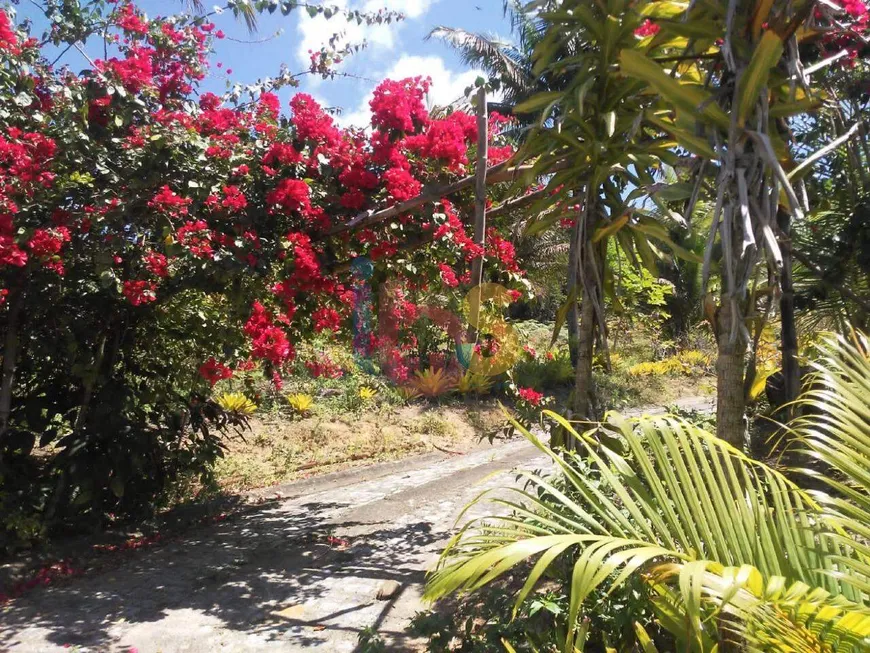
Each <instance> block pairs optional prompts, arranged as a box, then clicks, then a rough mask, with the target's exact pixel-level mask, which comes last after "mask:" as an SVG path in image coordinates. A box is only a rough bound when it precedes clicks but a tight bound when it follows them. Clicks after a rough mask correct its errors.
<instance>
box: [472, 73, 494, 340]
mask: <svg viewBox="0 0 870 653" xmlns="http://www.w3.org/2000/svg"><path fill="white" fill-rule="evenodd" d="M487 125H488V124H487V116H486V89H485V88H484V87H482V86H481V87H480V88H479V89H477V168H476V172H475V183H474V242H475V244H477V245H480V247H481V248H483V247H485V245H486V159H487V156H488V153H487V148H488V143H489V136H488V134H487ZM481 284H483V254H481V255H480V256H476V257H475V258H474V260H473V261H472V262H471V286H472V288H474V287H475V286H480V285H481ZM471 310H472V311H474V315H473V316H471V325H470V326H469V327H468V340H469V341H471V342H476V341H477V324H478V320H479V319H480V302H479V301H478V302H476V303H475V304H473V305H472V307H471Z"/></svg>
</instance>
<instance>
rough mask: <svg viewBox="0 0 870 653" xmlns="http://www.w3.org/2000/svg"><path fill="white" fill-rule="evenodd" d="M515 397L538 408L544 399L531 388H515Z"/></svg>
mask: <svg viewBox="0 0 870 653" xmlns="http://www.w3.org/2000/svg"><path fill="white" fill-rule="evenodd" d="M517 395H518V396H519V398H520V399H522V400H523V401H525V402H526V403H527V404H530V405H532V406H540V405H541V401H543V399H544V393H543V392H537V391H536V390H533V389H532V388H517Z"/></svg>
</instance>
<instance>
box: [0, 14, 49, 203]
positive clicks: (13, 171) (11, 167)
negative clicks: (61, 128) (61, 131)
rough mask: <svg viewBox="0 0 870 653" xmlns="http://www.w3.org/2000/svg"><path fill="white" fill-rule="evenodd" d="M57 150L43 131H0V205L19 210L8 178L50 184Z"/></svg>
mask: <svg viewBox="0 0 870 653" xmlns="http://www.w3.org/2000/svg"><path fill="white" fill-rule="evenodd" d="M0 13H3V12H2V11H0ZM7 137H8V138H7ZM56 152H57V144H56V143H55V141H54V140H53V139H51V138H49V137H47V136H44V135H42V134H40V133H39V132H25V131H22V130H21V129H18V128H17V127H10V128H9V129H7V130H6V136H3V135H2V134H0V182H2V183H0V205H3V204H5V206H6V208H7V209H8V210H11V211H12V212H13V213H14V212H15V208H13V207H12V206H10V204H9V203H8V200H6V196H7V195H8V193H9V190H11V189H7V188H4V186H5V185H6V181H7V179H6V178H7V177H11V178H16V179H17V181H18V183H19V184H21V183H24V184H40V185H42V186H45V187H48V186H50V185H51V182H52V181H54V174H52V173H51V172H48V171H47V170H46V168H47V167H48V166H49V163H50V162H51V160H52V159H53V158H54V155H55V153H56ZM9 181H11V179H10V180H9ZM23 190H25V191H26V190H29V189H26V188H25V189H23Z"/></svg>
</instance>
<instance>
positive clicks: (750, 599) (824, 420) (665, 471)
mask: <svg viewBox="0 0 870 653" xmlns="http://www.w3.org/2000/svg"><path fill="white" fill-rule="evenodd" d="M820 354H821V358H820V359H819V361H818V363H816V365H815V367H816V370H817V376H816V379H815V381H814V383H813V386H812V388H813V389H812V390H810V392H809V393H808V394H807V395H805V396H804V397H803V399H802V404H803V406H804V408H805V409H806V410H805V412H806V413H807V416H805V417H802V418H800V419H799V420H798V421H797V422H796V423H794V424H793V425H792V430H793V437H794V442H795V443H796V444H795V445H794V446H795V447H796V448H797V449H798V450H799V451H800V452H801V453H802V454H804V456H805V457H804V459H805V460H806V461H807V469H802V470H797V475H796V476H794V477H790V476H786V475H785V474H783V473H782V472H780V471H777V470H776V469H773V468H772V467H769V466H767V465H765V464H764V463H761V462H758V461H755V460H753V459H751V458H749V457H747V456H746V455H744V454H743V453H741V452H740V451H738V450H737V449H735V448H734V447H732V446H731V445H729V444H728V443H727V442H725V441H723V440H721V439H718V438H717V437H715V436H714V435H712V434H710V433H706V432H704V431H703V430H701V429H699V428H697V427H694V426H692V425H691V424H689V423H687V422H684V421H682V420H679V419H675V418H671V417H654V418H638V419H625V418H623V417H620V416H619V415H611V416H610V419H609V421H608V422H607V423H605V424H603V425H601V426H600V427H599V428H598V429H593V430H591V431H588V432H585V433H579V432H577V431H576V430H574V429H573V428H572V427H571V425H570V424H569V423H567V422H566V421H565V420H563V419H562V418H561V417H559V416H558V415H555V414H553V413H548V416H549V417H550V418H552V419H553V420H555V421H556V422H558V423H559V425H560V426H561V427H563V428H564V429H566V430H567V431H568V432H570V433H571V434H572V435H573V436H574V438H575V440H576V442H577V450H576V451H574V452H565V451H558V452H557V451H553V450H551V449H549V448H548V447H546V446H545V445H544V444H543V443H542V442H540V441H539V440H538V439H537V438H536V437H535V436H534V435H532V434H531V433H529V432H528V431H525V430H524V429H520V430H522V431H523V433H524V434H525V436H526V437H527V438H528V439H529V440H530V441H531V442H532V443H533V444H534V445H535V446H536V447H538V449H540V450H541V451H542V452H543V453H544V454H546V455H547V456H549V457H550V458H551V459H552V461H553V464H554V465H555V467H556V469H557V470H558V474H557V476H555V477H549V476H543V475H540V474H535V473H531V472H527V471H522V472H520V477H521V478H522V479H523V480H524V481H525V485H524V486H523V487H511V488H508V489H507V492H509V494H508V495H507V496H506V495H505V494H504V493H503V492H502V493H500V496H497V497H495V498H492V499H490V501H491V502H492V504H493V506H494V507H497V508H498V509H499V512H497V513H496V514H494V515H491V516H487V517H483V518H479V519H475V520H473V521H471V522H469V523H468V524H466V525H465V526H464V527H463V528H462V530H461V531H460V532H459V534H458V535H456V536H455V537H454V538H453V540H452V541H451V542H450V543H449V544H448V546H447V548H446V550H445V551H444V554H443V556H442V559H441V562H440V564H439V566H438V568H437V570H436V571H435V572H434V573H433V574H432V576H431V577H430V579H429V583H428V587H427V592H426V593H427V596H428V597H429V598H430V599H434V598H438V597H442V596H444V595H446V594H449V593H452V592H456V591H460V590H463V591H473V590H476V589H478V588H481V587H483V586H484V585H486V584H488V583H490V582H492V581H493V580H495V579H497V578H499V577H501V576H502V575H503V574H506V573H511V572H514V573H516V571H517V569H518V566H519V565H520V564H521V563H524V562H525V561H527V560H530V559H533V558H537V561H536V562H535V563H534V565H533V566H531V568H530V571H528V572H527V573H528V576H527V579H526V582H525V584H524V586H523V587H522V589H521V591H520V592H519V593H518V595H517V601H516V606H517V607H518V606H519V605H520V604H522V603H523V601H524V600H525V599H526V598H528V597H529V596H530V595H531V593H532V592H533V591H534V590H535V588H536V586H537V585H538V583H539V582H540V581H541V580H542V579H543V578H545V577H552V576H553V575H554V574H555V575H556V576H557V577H559V573H560V572H559V570H560V569H567V571H566V572H564V575H562V576H561V578H562V581H563V583H564V585H565V587H566V590H567V591H568V592H569V594H570V604H569V605H570V607H569V611H568V614H567V616H566V623H565V625H566V630H565V636H564V639H563V642H562V643H563V650H564V651H565V653H571V652H572V651H574V650H582V643H581V641H580V640H581V639H582V638H584V637H586V635H587V633H586V629H585V628H580V623H581V620H582V619H583V617H584V615H586V614H588V613H589V612H590V611H592V610H594V606H590V605H588V604H587V599H588V598H589V597H590V595H592V594H593V592H596V591H599V592H600V591H606V592H608V593H612V592H619V591H620V590H621V588H622V587H623V586H624V585H625V583H626V582H627V581H628V580H629V579H633V578H640V579H642V580H643V582H644V583H645V585H646V587H647V592H648V594H647V597H648V604H649V606H650V607H651V608H652V609H653V610H654V612H655V613H656V615H657V617H658V622H659V624H660V625H661V626H662V627H663V628H665V629H666V630H668V631H669V632H670V633H671V634H672V635H673V636H674V637H675V638H676V640H677V642H678V643H679V646H678V650H693V651H713V650H716V647H717V646H719V647H720V649H719V650H722V649H721V647H722V646H723V645H725V644H726V642H727V643H731V644H735V643H736V644H738V645H739V646H743V647H745V648H747V649H748V650H765V651H771V650H773V651H821V650H837V651H856V652H857V651H864V650H867V647H868V646H870V605H868V603H867V599H868V595H870V573H868V572H870V546H868V545H867V536H868V533H870V500H868V498H867V497H868V496H870V492H868V491H870V454H868V452H870V413H868V411H867V403H866V397H867V396H868V394H870V342H868V340H867V339H866V338H864V337H863V336H861V337H856V339H855V341H854V342H848V341H846V340H843V339H835V338H834V337H830V338H829V339H827V340H826V341H825V343H824V344H823V345H822V346H821V348H820ZM809 478H811V479H812V480H813V486H814V487H815V488H817V489H813V490H807V489H804V488H803V487H802V485H801V483H800V482H801V481H802V480H808V479H809ZM511 495H512V497H513V498H511ZM566 565H567V566H566ZM514 614H516V607H515V612H514ZM642 625H643V624H642ZM639 632H641V631H639ZM644 646H645V648H644V650H654V647H653V648H649V647H650V646H652V644H651V642H647V643H646V644H645V645H644Z"/></svg>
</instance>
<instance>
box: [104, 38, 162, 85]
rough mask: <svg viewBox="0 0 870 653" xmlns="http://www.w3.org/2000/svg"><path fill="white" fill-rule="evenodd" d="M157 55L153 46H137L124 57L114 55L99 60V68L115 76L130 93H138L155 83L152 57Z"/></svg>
mask: <svg viewBox="0 0 870 653" xmlns="http://www.w3.org/2000/svg"><path fill="white" fill-rule="evenodd" d="M154 55H155V51H154V50H153V49H152V48H146V47H141V46H135V47H132V48H130V50H129V51H128V52H127V56H126V57H125V58H124V59H118V58H117V57H112V58H111V59H109V60H108V61H99V60H98V61H97V62H96V63H97V69H98V70H99V71H100V72H102V73H104V74H107V75H111V76H113V77H115V78H116V79H117V80H118V81H119V82H121V84H123V85H124V88H125V89H127V90H128V91H129V92H130V93H138V92H139V91H141V90H142V89H143V88H145V87H148V86H151V85H153V84H154V67H153V66H152V63H151V59H152V57H153V56H154Z"/></svg>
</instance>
